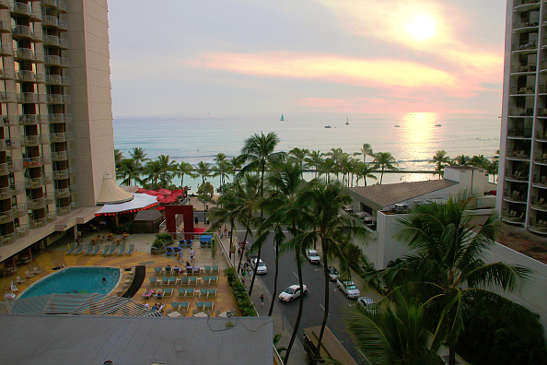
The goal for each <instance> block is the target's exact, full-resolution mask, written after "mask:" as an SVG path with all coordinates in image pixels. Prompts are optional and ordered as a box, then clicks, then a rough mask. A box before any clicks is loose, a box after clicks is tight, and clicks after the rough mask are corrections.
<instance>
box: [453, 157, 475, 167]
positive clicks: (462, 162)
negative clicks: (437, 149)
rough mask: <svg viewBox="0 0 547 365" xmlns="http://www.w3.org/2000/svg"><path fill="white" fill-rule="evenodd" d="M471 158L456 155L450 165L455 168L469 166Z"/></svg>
mask: <svg viewBox="0 0 547 365" xmlns="http://www.w3.org/2000/svg"><path fill="white" fill-rule="evenodd" d="M470 160H471V158H470V157H469V156H466V155H458V156H456V158H454V159H453V160H452V164H453V165H456V166H467V165H469V162H470Z"/></svg>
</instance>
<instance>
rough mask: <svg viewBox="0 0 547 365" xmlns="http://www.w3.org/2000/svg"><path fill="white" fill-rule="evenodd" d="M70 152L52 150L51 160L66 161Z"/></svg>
mask: <svg viewBox="0 0 547 365" xmlns="http://www.w3.org/2000/svg"><path fill="white" fill-rule="evenodd" d="M66 160H68V154H67V152H66V151H58V152H51V161H66Z"/></svg>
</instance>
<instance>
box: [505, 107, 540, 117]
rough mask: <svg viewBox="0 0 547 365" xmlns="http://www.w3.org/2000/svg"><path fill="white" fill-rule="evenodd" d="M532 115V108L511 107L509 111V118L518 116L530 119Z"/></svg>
mask: <svg viewBox="0 0 547 365" xmlns="http://www.w3.org/2000/svg"><path fill="white" fill-rule="evenodd" d="M533 115H534V109H533V108H527V109H522V108H515V107H513V108H510V109H509V116H512V117H518V116H521V117H531V116H533Z"/></svg>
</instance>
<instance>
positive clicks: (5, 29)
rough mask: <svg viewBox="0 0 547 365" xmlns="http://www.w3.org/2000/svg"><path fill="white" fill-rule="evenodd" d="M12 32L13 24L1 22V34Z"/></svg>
mask: <svg viewBox="0 0 547 365" xmlns="http://www.w3.org/2000/svg"><path fill="white" fill-rule="evenodd" d="M9 31H11V24H10V23H8V22H5V21H3V20H0V32H9Z"/></svg>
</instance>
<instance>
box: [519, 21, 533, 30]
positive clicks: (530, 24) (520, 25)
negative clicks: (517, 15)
mask: <svg viewBox="0 0 547 365" xmlns="http://www.w3.org/2000/svg"><path fill="white" fill-rule="evenodd" d="M538 25H539V22H531V21H528V22H516V23H514V24H513V29H518V28H528V27H537V26H538Z"/></svg>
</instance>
